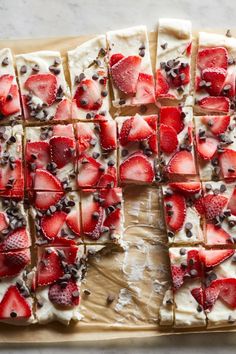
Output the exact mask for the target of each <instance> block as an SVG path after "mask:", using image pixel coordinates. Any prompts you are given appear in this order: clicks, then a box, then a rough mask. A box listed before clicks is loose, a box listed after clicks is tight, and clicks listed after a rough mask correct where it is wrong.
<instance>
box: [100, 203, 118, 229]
mask: <svg viewBox="0 0 236 354" xmlns="http://www.w3.org/2000/svg"><path fill="white" fill-rule="evenodd" d="M120 223H121V211H120V209H119V208H117V209H115V210H114V211H112V212H111V213H110V214H108V216H107V217H106V219H105V220H104V223H103V225H104V226H107V227H113V228H115V229H118V228H119V226H120Z"/></svg>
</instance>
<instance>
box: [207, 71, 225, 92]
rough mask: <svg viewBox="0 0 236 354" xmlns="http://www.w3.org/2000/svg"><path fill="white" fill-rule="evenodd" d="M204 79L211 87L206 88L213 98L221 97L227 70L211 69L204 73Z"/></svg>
mask: <svg viewBox="0 0 236 354" xmlns="http://www.w3.org/2000/svg"><path fill="white" fill-rule="evenodd" d="M202 78H203V80H205V81H206V82H209V83H210V84H211V85H210V86H209V87H208V86H207V87H206V91H207V92H208V93H209V95H211V96H219V95H220V93H221V90H222V88H223V86H224V82H225V78H226V70H225V69H221V68H220V69H219V68H216V69H214V68H209V69H205V70H203V72H202Z"/></svg>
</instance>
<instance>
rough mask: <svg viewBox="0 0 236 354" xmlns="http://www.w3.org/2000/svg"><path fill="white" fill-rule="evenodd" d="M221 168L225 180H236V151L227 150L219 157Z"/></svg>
mask: <svg viewBox="0 0 236 354" xmlns="http://www.w3.org/2000/svg"><path fill="white" fill-rule="evenodd" d="M219 160H220V167H221V171H222V174H223V177H224V178H225V179H228V180H230V179H235V178H236V151H234V150H231V149H227V150H225V151H224V152H223V153H221V154H220V155H219Z"/></svg>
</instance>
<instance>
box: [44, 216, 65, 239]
mask: <svg viewBox="0 0 236 354" xmlns="http://www.w3.org/2000/svg"><path fill="white" fill-rule="evenodd" d="M66 217H67V214H66V213H64V211H56V212H55V213H53V214H52V215H45V216H43V218H42V220H41V228H42V231H43V233H44V236H45V237H46V238H47V239H49V240H51V239H54V238H56V237H57V236H58V234H59V233H60V231H61V229H62V226H63V225H64V222H65V220H66Z"/></svg>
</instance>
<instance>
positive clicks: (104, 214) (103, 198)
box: [81, 188, 124, 244]
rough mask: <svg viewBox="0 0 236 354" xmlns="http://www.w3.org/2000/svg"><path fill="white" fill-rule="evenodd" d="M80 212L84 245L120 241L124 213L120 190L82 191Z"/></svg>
mask: <svg viewBox="0 0 236 354" xmlns="http://www.w3.org/2000/svg"><path fill="white" fill-rule="evenodd" d="M81 211H82V212H81V214H82V232H83V235H84V241H85V243H102V244H104V243H120V242H121V241H122V238H123V230H124V226H123V224H124V213H123V198H122V189H121V188H110V189H101V190H96V189H86V190H83V191H82V193H81Z"/></svg>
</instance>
